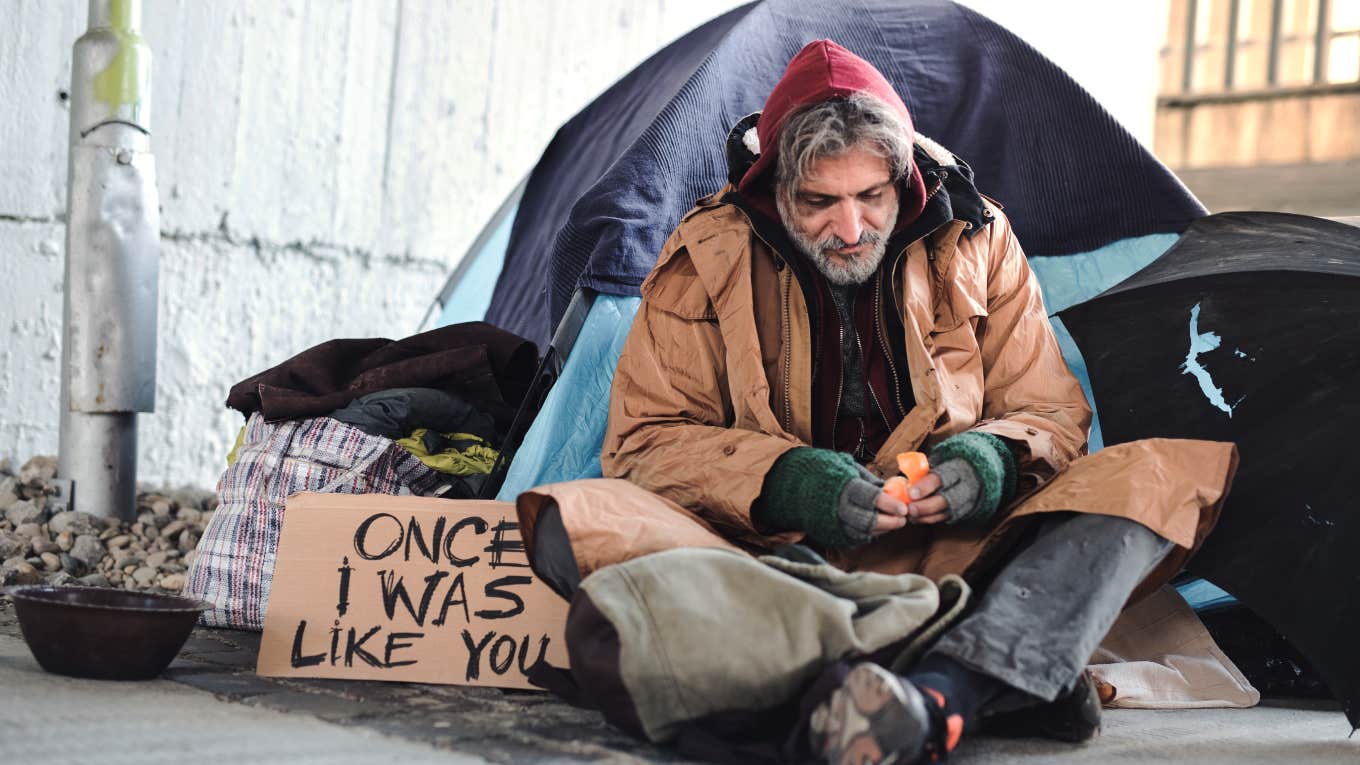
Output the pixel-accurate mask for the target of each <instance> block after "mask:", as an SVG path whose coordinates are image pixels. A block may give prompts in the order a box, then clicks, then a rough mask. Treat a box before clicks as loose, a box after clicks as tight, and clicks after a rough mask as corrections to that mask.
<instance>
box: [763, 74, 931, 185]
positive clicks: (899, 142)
mask: <svg viewBox="0 0 1360 765" xmlns="http://www.w3.org/2000/svg"><path fill="white" fill-rule="evenodd" d="M912 138H913V135H912V133H911V132H910V131H909V130H908V129H907V125H906V123H905V122H904V121H903V120H902V117H901V115H899V114H898V113H897V112H896V111H894V110H893V108H892V107H891V106H888V105H887V104H886V103H884V102H883V101H882V100H881V99H879V98H876V97H874V96H871V95H869V94H868V93H855V94H853V95H851V96H850V97H849V98H845V99H840V98H838V99H832V100H830V101H823V102H821V103H818V104H813V105H811V106H808V107H805V108H803V109H801V110H799V111H796V112H794V113H793V114H791V115H789V117H787V118H786V119H785V120H784V126H783V128H781V129H780V131H779V161H778V166H777V168H776V170H775V189H776V194H777V195H778V196H779V197H780V198H781V200H782V201H783V202H784V203H785V204H788V205H789V206H792V203H793V196H794V193H795V192H796V191H797V190H798V187H799V186H801V185H802V183H803V181H804V180H805V179H806V178H807V174H808V172H809V171H810V170H811V169H812V165H813V163H814V162H816V161H817V160H819V159H822V158H824V157H835V156H839V155H841V154H844V153H846V152H847V151H850V150H851V149H854V148H863V149H867V150H869V151H871V152H873V153H874V154H877V155H878V156H880V157H882V158H883V159H885V160H887V161H888V170H889V173H890V174H891V176H892V180H893V182H894V183H896V182H898V181H901V180H902V179H903V178H905V177H906V175H907V173H908V172H910V170H911V147H912Z"/></svg>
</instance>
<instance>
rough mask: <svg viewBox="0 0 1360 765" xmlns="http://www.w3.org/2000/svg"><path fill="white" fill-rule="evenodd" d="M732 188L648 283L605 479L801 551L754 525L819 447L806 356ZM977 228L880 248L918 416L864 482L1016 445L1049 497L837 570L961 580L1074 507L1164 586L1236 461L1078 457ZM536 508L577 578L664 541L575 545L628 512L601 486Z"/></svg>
mask: <svg viewBox="0 0 1360 765" xmlns="http://www.w3.org/2000/svg"><path fill="white" fill-rule="evenodd" d="M725 191H726V190H724V192H720V193H718V194H715V195H713V196H711V197H708V198H706V199H704V200H700V202H699V204H698V206H697V207H696V208H695V209H694V210H692V211H691V212H690V213H688V214H687V215H686V216H685V218H684V219H683V220H682V222H681V223H680V225H679V226H678V227H677V228H676V230H675V232H674V233H673V234H672V235H671V237H670V239H669V240H668V241H667V243H666V246H665V248H664V249H663V251H662V253H661V255H660V258H659V259H658V262H657V264H656V267H655V269H654V270H653V271H652V273H651V275H650V276H649V277H648V278H647V280H646V281H645V282H644V284H643V285H642V295H643V301H642V304H641V307H640V308H639V310H638V313H637V317H636V319H635V321H634V324H633V327H632V331H631V334H630V335H629V337H628V340H627V343H626V344H625V346H624V348H623V353H622V356H621V357H620V359H619V366H618V371H617V373H616V375H615V377H614V384H613V392H612V400H611V406H610V417H609V425H608V429H607V431H606V434H605V441H604V449H603V451H602V453H601V462H602V465H603V469H604V473H605V475H606V476H607V477H614V478H622V479H626V480H627V481H629V482H631V483H632V484H635V485H636V486H639V487H641V488H643V489H646V490H647V491H648V492H652V493H654V494H655V495H657V496H659V497H660V498H662V499H664V500H667V501H666V502H664V503H662V504H664V506H665V507H666V508H667V509H668V510H671V511H675V512H666V513H661V514H660V515H659V516H657V517H659V518H663V519H664V518H673V519H674V520H675V522H676V523H677V524H681V525H683V533H682V534H680V536H684V537H685V538H686V539H688V540H689V543H693V537H692V532H693V530H694V528H695V526H694V521H695V520H700V524H699V525H700V526H706V527H708V528H709V529H711V530H712V531H714V532H716V533H718V534H720V535H721V536H722V537H724V538H725V539H726V540H728V541H729V542H735V543H737V544H738V545H740V546H742V547H744V548H746V549H755V550H759V549H767V548H769V547H772V546H775V545H777V544H780V543H785V542H791V541H797V540H798V539H800V538H801V534H798V533H784V534H767V533H764V532H763V531H762V530H761V529H758V528H756V527H755V525H754V524H753V522H752V519H751V505H752V503H753V502H754V501H755V499H756V498H757V497H758V496H759V494H760V491H761V488H762V483H763V479H764V477H765V474H766V472H767V471H768V470H769V469H770V466H771V465H772V464H773V463H774V461H775V460H776V459H778V457H779V456H780V455H782V454H783V453H784V452H785V451H787V450H789V449H792V448H794V447H797V446H801V445H806V444H808V443H810V442H811V440H812V422H811V416H812V403H813V402H812V362H813V360H812V358H811V349H812V347H813V343H812V338H811V337H810V328H809V325H808V319H807V316H808V311H807V307H806V305H805V303H804V299H803V293H802V291H801V290H800V289H799V286H798V283H797V281H796V279H795V277H794V276H793V274H792V269H791V268H789V267H787V266H786V265H785V264H783V263H782V262H780V261H779V259H778V257H777V256H776V255H775V253H774V252H773V251H772V250H771V248H770V247H769V246H768V245H767V244H766V243H765V242H764V241H762V240H761V239H760V238H759V237H758V236H757V235H756V233H755V231H754V229H753V227H752V225H751V223H750V221H749V219H748V218H747V216H746V214H745V213H744V212H743V211H741V210H740V209H739V208H738V207H736V206H734V205H732V204H726V203H723V202H721V201H719V200H721V199H722V198H723V194H724V193H725ZM984 216H985V217H986V218H987V219H988V220H990V223H988V224H986V226H985V228H984V230H983V231H980V232H978V233H977V234H976V235H974V236H963V233H964V229H965V227H966V226H969V225H971V224H968V223H965V222H964V221H961V220H955V221H952V222H951V223H947V224H945V225H943V226H941V227H940V228H938V229H936V230H935V231H934V232H932V233H931V234H929V235H928V236H926V237H924V238H923V239H920V240H917V241H915V242H913V243H911V244H910V245H908V246H907V247H906V249H905V250H904V251H902V252H900V253H889V257H890V258H892V259H893V260H892V261H891V267H890V270H889V271H888V273H890V274H891V278H892V279H893V281H894V288H895V289H894V294H895V297H896V303H897V305H896V306H894V307H893V310H899V311H900V312H901V319H902V325H903V326H904V327H905V331H906V337H905V346H906V354H907V359H908V365H909V367H910V376H911V386H912V392H913V394H914V396H915V406H914V408H912V409H911V411H910V412H909V413H908V414H907V416H906V418H905V419H904V420H903V421H902V422H901V424H900V425H899V426H898V427H897V429H896V430H895V431H893V433H892V434H891V435H890V436H889V437H888V440H887V441H886V443H885V444H884V445H883V447H882V448H881V449H880V450H879V452H878V454H877V456H876V457H875V459H874V461H873V462H872V464H871V465H870V469H871V470H873V471H874V472H876V473H878V474H879V475H883V476H886V475H891V474H892V473H893V472H895V467H894V466H895V460H894V457H895V455H896V454H897V453H899V452H903V451H909V450H914V449H921V448H929V447H930V446H931V445H933V444H935V443H937V442H939V441H940V440H942V439H944V438H947V437H949V436H951V435H953V434H955V433H959V432H961V431H964V430H969V429H977V430H982V431H986V432H989V433H993V434H995V435H997V436H1001V437H1003V438H1006V439H1009V440H1010V441H1012V442H1014V443H1017V444H1022V445H1023V446H1024V449H1023V450H1022V451H1023V452H1024V453H1023V454H1022V455H1021V459H1020V470H1021V476H1022V484H1021V485H1022V489H1025V488H1029V489H1034V488H1037V487H1039V486H1042V489H1039V490H1037V491H1033V490H1031V491H1027V492H1025V493H1024V495H1023V496H1021V497H1020V498H1019V499H1018V500H1017V501H1016V502H1013V503H1012V505H1011V507H1010V508H1008V512H1007V515H1006V519H1005V520H1003V521H1002V522H999V523H998V524H997V525H995V526H994V527H993V528H992V529H982V530H976V529H960V528H953V527H947V526H928V527H907V528H905V529H902V530H900V531H897V532H894V533H891V534H887V535H884V536H883V537H880V538H878V539H876V540H875V541H873V542H871V543H869V544H868V545H865V546H863V547H860V548H856V549H853V550H849V551H833V553H832V555H831V556H830V557H831V559H832V561H833V562H835V563H837V564H838V565H841V566H843V567H845V568H847V569H858V568H863V569H871V570H877V571H883V572H888V573H902V572H917V573H924V574H926V575H928V576H932V577H938V576H940V575H943V574H946V573H962V572H964V571H965V569H967V568H968V567H969V565H970V564H973V563H974V562H975V561H977V560H978V558H979V554H980V553H981V552H982V551H983V550H984V549H988V550H997V551H1000V550H1001V549H1003V548H1004V546H1005V545H1003V544H988V543H989V542H996V543H1000V542H1004V541H1005V540H1007V539H1011V538H1013V536H1014V535H1012V534H1009V533H1007V532H1008V531H1012V530H1015V528H1016V526H1017V522H1018V521H1019V520H1020V519H1022V518H1025V517H1026V516H1030V515H1033V514H1035V513H1040V512H1047V511H1054V510H1076V511H1080V512H1092V513H1102V514H1108V515H1116V516H1123V517H1127V518H1131V519H1133V520H1136V521H1139V522H1141V523H1143V524H1144V525H1146V526H1148V527H1149V528H1151V529H1152V530H1153V531H1155V532H1157V533H1158V534H1160V535H1162V536H1163V537H1165V538H1167V539H1169V540H1171V541H1173V542H1175V543H1176V544H1177V545H1178V546H1179V547H1180V554H1173V555H1171V556H1169V559H1168V560H1167V561H1166V563H1165V564H1164V565H1163V567H1162V569H1161V570H1160V574H1159V575H1154V576H1153V577H1151V578H1150V580H1149V582H1148V583H1147V584H1148V585H1151V584H1153V583H1154V582H1153V581H1152V580H1154V579H1156V580H1160V579H1162V578H1164V577H1165V576H1168V575H1170V574H1171V573H1174V572H1175V570H1177V569H1178V568H1179V566H1180V565H1181V564H1182V563H1183V562H1184V560H1185V558H1186V557H1187V556H1188V554H1189V552H1190V551H1191V550H1193V549H1194V548H1195V547H1197V546H1198V545H1199V544H1200V543H1201V542H1202V541H1203V538H1204V536H1205V535H1206V534H1207V533H1208V531H1209V530H1210V529H1211V528H1212V527H1213V524H1214V522H1215V520H1216V519H1217V515H1218V511H1219V508H1220V506H1221V504H1222V500H1223V498H1224V496H1225V495H1226V493H1227V489H1228V486H1229V484H1230V482H1231V478H1232V473H1233V471H1234V469H1235V465H1236V452H1235V449H1234V447H1233V446H1232V445H1231V444H1225V443H1213V442H1204V441H1180V440H1178V441H1171V440H1149V441H1140V442H1135V443H1132V444H1123V445H1119V446H1115V447H1111V448H1108V449H1105V450H1104V451H1102V452H1100V453H1098V454H1096V455H1092V456H1089V457H1083V455H1084V454H1085V450H1086V433H1087V429H1088V427H1089V425H1090V422H1091V410H1090V407H1089V406H1088V405H1087V403H1086V400H1085V397H1084V396H1083V394H1082V391H1081V387H1080V385H1079V384H1078V383H1077V380H1076V378H1075V377H1073V375H1072V373H1071V372H1070V371H1069V370H1068V368H1067V366H1066V364H1065V362H1064V361H1063V358H1062V354H1061V352H1060V351H1059V348H1058V344H1057V341H1056V339H1055V338H1054V335H1053V331H1052V327H1051V325H1050V324H1049V321H1048V318H1047V315H1046V311H1045V310H1044V305H1043V300H1042V297H1041V294H1040V290H1039V285H1038V282H1037V280H1036V279H1035V276H1034V274H1033V272H1032V271H1031V270H1030V267H1029V264H1028V263H1027V261H1026V259H1025V256H1024V253H1023V252H1022V251H1021V248H1020V245H1019V243H1018V242H1017V241H1016V239H1015V236H1014V234H1013V233H1012V231H1011V227H1010V224H1009V222H1008V221H1007V220H1006V217H1005V215H1004V214H1003V213H1002V212H1001V210H1000V208H999V206H997V205H993V204H989V205H988V207H987V210H986V212H985V213H984ZM1074 460H1075V461H1076V463H1075V464H1074ZM1060 473H1061V478H1060V479H1059V480H1056V481H1055V480H1053V479H1054V478H1055V477H1056V476H1059V474H1060ZM597 488H598V487H597ZM626 494H628V495H629V496H630V497H634V498H635V496H636V495H635V493H632V492H627V493H626ZM543 495H553V496H554V497H555V499H556V500H557V502H558V504H559V505H561V506H562V512H563V518H564V521H565V523H566V527H567V530H568V533H569V534H570V535H571V537H572V540H573V544H574V545H575V546H576V547H577V548H578V549H577V555H578V560H582V563H581V568H582V573H589V569H591V568H593V567H597V566H599V565H604V564H607V563H609V562H612V561H616V560H625V559H628V558H630V557H634V556H635V555H636V554H639V553H641V552H647V551H652V550H653V549H656V548H657V547H664V546H665V535H666V533H667V532H666V530H665V529H664V526H665V523H661V524H660V525H658V523H657V522H655V521H652V522H649V527H648V529H647V530H646V531H645V532H639V533H638V534H636V535H634V537H632V539H633V541H634V542H635V543H636V549H630V546H629V542H628V540H627V539H624V540H620V539H618V538H617V536H614V537H611V536H610V535H608V534H605V535H604V537H599V538H600V539H603V538H609V539H612V541H611V542H609V544H610V545H612V546H613V548H614V549H588V550H587V549H583V548H584V547H589V546H590V545H591V544H592V541H591V540H592V539H597V537H595V536H594V533H593V532H596V531H604V530H603V529H600V528H594V529H592V528H591V526H596V527H598V526H599V525H600V524H608V523H610V522H612V521H610V520H609V519H610V518H611V517H614V518H617V517H625V516H627V515H628V514H629V513H631V512H634V511H633V510H630V509H629V507H628V506H627V505H628V503H627V501H625V500H622V499H621V500H620V502H619V504H618V506H617V507H600V506H599V504H598V503H599V500H600V498H601V497H602V496H608V492H603V493H602V492H600V491H593V492H591V496H592V497H593V498H594V500H593V501H594V502H595V503H596V506H594V507H593V508H592V509H589V510H586V509H583V508H582V509H579V512H578V511H574V510H573V508H572V505H573V500H574V499H575V494H574V491H573V490H572V489H571V488H569V487H568V488H565V489H560V490H557V491H556V493H555V494H554V487H549V488H548V489H546V490H540V494H539V496H543ZM534 501H535V500H534V499H533V498H530V500H529V503H528V504H529V505H530V506H533V504H534ZM634 505H636V501H634ZM523 506H524V505H522V507H523ZM658 506H661V505H660V504H659V505H658ZM677 506H678V507H677ZM532 514H533V513H532V510H530V512H529V515H530V516H532ZM681 516H692V517H690V518H685V519H683V520H682V519H681ZM648 517H649V518H650V517H652V516H650V515H649V516H648ZM527 520H529V521H530V522H532V518H531V517H530V518H528V519H527ZM676 530H677V532H680V531H681V526H677V529H676ZM677 538H679V536H677ZM714 543H715V544H718V543H719V542H718V541H717V540H715V542H714ZM584 561H591V563H590V564H589V565H587V563H586V562H584Z"/></svg>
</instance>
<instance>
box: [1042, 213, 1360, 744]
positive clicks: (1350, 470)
mask: <svg viewBox="0 0 1360 765" xmlns="http://www.w3.org/2000/svg"><path fill="white" fill-rule="evenodd" d="M1059 315H1060V316H1061V317H1062V320H1063V322H1064V324H1066V325H1067V328H1068V329H1069V330H1070V331H1071V333H1072V336H1073V338H1075V340H1076V341H1077V345H1078V346H1080V348H1081V350H1082V354H1083V355H1084V356H1085V358H1086V366H1087V371H1088V372H1089V373H1090V377H1091V385H1092V387H1093V388H1094V391H1095V399H1096V405H1097V407H1098V408H1099V410H1100V418H1101V425H1102V427H1103V428H1104V434H1105V441H1106V443H1107V444H1115V443H1122V442H1126V441H1132V440H1135V439H1140V438H1154V437H1167V438H1200V439H1210V440H1216V441H1231V442H1233V443H1235V444H1237V448H1238V451H1239V454H1240V458H1241V462H1240V464H1239V467H1238V471H1237V477H1236V479H1235V481H1234V483H1233V487H1232V492H1231V493H1230V494H1229V496H1228V499H1227V502H1226V503H1225V504H1224V507H1223V514H1222V517H1221V519H1220V520H1219V523H1218V526H1217V528H1215V529H1214V531H1213V533H1211V534H1210V535H1209V537H1208V540H1207V541H1206V542H1205V545H1204V548H1203V549H1202V550H1201V551H1200V552H1199V553H1198V554H1197V555H1196V556H1195V557H1194V558H1192V559H1191V561H1190V563H1189V567H1188V568H1189V570H1190V571H1191V572H1192V573H1194V574H1197V575H1199V576H1203V577H1204V578H1206V579H1208V580H1209V581H1211V582H1213V583H1214V584H1217V585H1218V586H1219V587H1222V588H1223V589H1225V590H1227V591H1228V592H1229V593H1231V594H1232V595H1234V596H1236V597H1237V598H1238V599H1239V600H1241V601H1242V602H1243V603H1245V604H1246V605H1247V606H1248V607H1249V608H1250V609H1251V610H1252V611H1254V612H1255V613H1256V614H1257V615H1259V616H1260V617H1262V618H1264V619H1265V620H1266V621H1267V622H1269V623H1270V624H1271V625H1272V626H1273V627H1274V628H1275V629H1276V630H1278V631H1279V632H1280V634H1282V635H1283V636H1284V637H1285V638H1286V639H1287V640H1288V641H1289V643H1290V644H1292V645H1294V646H1295V647H1297V648H1298V649H1299V650H1300V651H1302V652H1303V654H1304V655H1305V656H1306V657H1307V658H1308V660H1309V662H1310V663H1311V664H1312V665H1313V667H1314V668H1315V669H1316V670H1317V671H1318V672H1319V673H1320V674H1321V676H1322V677H1323V679H1324V680H1325V681H1326V682H1327V684H1328V685H1329V686H1330V687H1331V690H1332V692H1333V694H1335V695H1336V696H1337V698H1339V699H1341V700H1342V702H1343V704H1344V705H1345V709H1346V714H1347V717H1348V718H1349V719H1350V721H1351V723H1352V725H1360V708H1357V706H1356V704H1355V699H1356V697H1357V694H1360V653H1357V651H1356V645H1357V641H1360V554H1357V552H1358V551H1360V504H1358V503H1357V500H1356V496H1357V486H1358V485H1357V483H1356V478H1357V476H1360V448H1357V433H1358V432H1360V402H1357V398H1356V396H1357V391H1358V390H1360V229H1357V228H1355V227H1352V226H1347V225H1345V224H1341V223H1336V222H1333V221H1326V220H1321V219H1318V218H1310V217H1307V216H1301V215H1286V214H1283V213H1225V214H1221V215H1213V216H1209V217H1206V218H1202V219H1200V220H1198V221H1196V222H1195V223H1193V224H1192V225H1191V226H1190V228H1189V229H1188V230H1187V231H1186V232H1185V234H1184V235H1183V236H1182V237H1181V239H1180V240H1179V241H1178V242H1177V243H1176V244H1175V245H1174V246H1173V247H1172V248H1171V249H1170V250H1168V251H1167V252H1166V253H1165V254H1163V255H1162V257H1161V258H1159V259H1158V260H1156V261H1154V262H1153V263H1152V264H1151V265H1150V266H1148V267H1147V268H1145V269H1143V270H1142V271H1140V272H1138V273H1137V274H1135V275H1134V276H1132V277H1130V278H1129V279H1127V280H1125V281H1123V282H1121V283H1119V284H1117V285H1115V286H1114V287H1112V288H1110V289H1109V290H1107V291H1106V292H1104V293H1102V294H1101V295H1099V296H1097V297H1095V298H1093V299H1091V300H1089V301H1086V302H1085V303H1080V304H1078V305H1075V306H1073V307H1071V308H1068V309H1066V310H1064V311H1061V312H1060V313H1059ZM1148 480H1149V482H1151V483H1155V482H1156V480H1157V477H1156V476H1148Z"/></svg>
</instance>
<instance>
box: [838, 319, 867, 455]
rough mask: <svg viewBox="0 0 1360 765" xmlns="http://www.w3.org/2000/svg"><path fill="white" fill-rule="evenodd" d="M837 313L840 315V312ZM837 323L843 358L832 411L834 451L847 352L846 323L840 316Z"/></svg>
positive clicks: (857, 338)
mask: <svg viewBox="0 0 1360 765" xmlns="http://www.w3.org/2000/svg"><path fill="white" fill-rule="evenodd" d="M837 313H839V311H838V312H837ZM851 315H854V311H853V308H852V310H851ZM836 321H837V323H839V324H840V338H841V342H840V345H839V346H838V347H837V348H836V353H839V354H840V356H841V373H840V375H838V376H839V377H840V380H839V381H838V382H837V383H836V406H835V407H834V408H833V409H832V410H831V448H833V449H834V448H836V426H837V425H838V424H840V422H839V421H840V418H841V394H842V393H844V392H845V352H844V351H843V350H841V349H842V348H844V347H845V322H843V321H841V320H840V317H839V316H837V317H836ZM855 342H857V343H858V342H859V334H858V333H856V335H855ZM861 353H862V352H861Z"/></svg>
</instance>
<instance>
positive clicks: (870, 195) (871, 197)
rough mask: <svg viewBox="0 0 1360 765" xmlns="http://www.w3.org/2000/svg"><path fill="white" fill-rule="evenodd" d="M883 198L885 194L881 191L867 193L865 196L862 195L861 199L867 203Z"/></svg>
mask: <svg viewBox="0 0 1360 765" xmlns="http://www.w3.org/2000/svg"><path fill="white" fill-rule="evenodd" d="M881 196H883V192H881V191H866V192H864V193H863V194H860V195H859V198H860V199H863V200H864V201H866V202H873V201H874V200H876V199H878V198H879V197H881Z"/></svg>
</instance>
